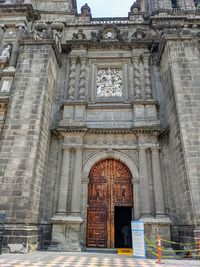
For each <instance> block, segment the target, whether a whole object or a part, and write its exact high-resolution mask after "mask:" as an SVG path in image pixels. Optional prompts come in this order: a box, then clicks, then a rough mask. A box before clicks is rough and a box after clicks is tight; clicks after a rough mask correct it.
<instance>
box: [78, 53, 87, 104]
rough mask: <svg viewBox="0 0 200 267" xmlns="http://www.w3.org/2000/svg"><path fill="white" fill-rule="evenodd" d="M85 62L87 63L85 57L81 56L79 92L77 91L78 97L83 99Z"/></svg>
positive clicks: (84, 91)
mask: <svg viewBox="0 0 200 267" xmlns="http://www.w3.org/2000/svg"><path fill="white" fill-rule="evenodd" d="M86 63H87V58H86V57H81V71H80V81H79V92H78V98H79V99H81V100H84V99H85V93H86Z"/></svg>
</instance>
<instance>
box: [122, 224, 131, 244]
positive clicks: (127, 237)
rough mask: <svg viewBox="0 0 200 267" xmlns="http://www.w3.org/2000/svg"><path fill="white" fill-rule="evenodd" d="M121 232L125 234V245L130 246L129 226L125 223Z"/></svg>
mask: <svg viewBox="0 0 200 267" xmlns="http://www.w3.org/2000/svg"><path fill="white" fill-rule="evenodd" d="M121 232H122V234H123V236H124V246H125V247H128V246H129V235H130V231H129V226H128V225H124V226H123V227H122V229H121Z"/></svg>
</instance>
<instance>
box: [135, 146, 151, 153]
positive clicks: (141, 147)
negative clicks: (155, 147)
mask: <svg viewBox="0 0 200 267" xmlns="http://www.w3.org/2000/svg"><path fill="white" fill-rule="evenodd" d="M148 149H149V147H147V146H140V145H139V146H138V147H137V150H138V152H139V151H141V150H145V151H147V150H148Z"/></svg>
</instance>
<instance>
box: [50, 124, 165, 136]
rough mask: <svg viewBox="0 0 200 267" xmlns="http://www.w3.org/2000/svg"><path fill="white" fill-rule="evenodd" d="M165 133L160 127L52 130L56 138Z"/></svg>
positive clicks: (71, 127) (58, 128) (60, 128)
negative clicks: (74, 135)
mask: <svg viewBox="0 0 200 267" xmlns="http://www.w3.org/2000/svg"><path fill="white" fill-rule="evenodd" d="M164 131H165V129H164V128H161V127H159V126H155V127H152V126H140V127H131V128H121V129H120V128H116V129H115V128H108V129H101V128H88V127H86V126H85V127H73V126H70V127H69V126H66V127H57V128H55V129H52V133H53V134H54V135H56V136H65V134H66V133H85V134H136V135H137V134H151V135H156V136H159V135H161V134H162V133H163V132H164Z"/></svg>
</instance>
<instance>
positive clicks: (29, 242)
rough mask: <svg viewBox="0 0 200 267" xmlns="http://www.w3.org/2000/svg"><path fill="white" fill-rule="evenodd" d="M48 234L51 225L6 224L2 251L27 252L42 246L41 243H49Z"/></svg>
mask: <svg viewBox="0 0 200 267" xmlns="http://www.w3.org/2000/svg"><path fill="white" fill-rule="evenodd" d="M50 234H51V225H24V224H6V225H5V233H4V238H3V252H5V253H27V252H29V251H34V250H36V249H40V248H44V246H43V245H44V244H43V243H46V244H48V245H49V243H50V242H49V241H50V239H51V236H50ZM47 239H48V241H47Z"/></svg>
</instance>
